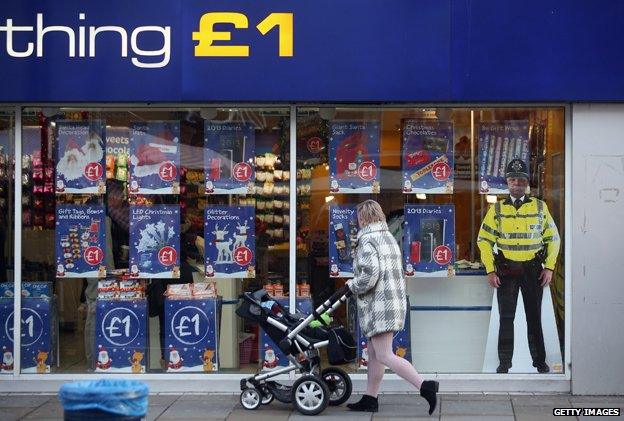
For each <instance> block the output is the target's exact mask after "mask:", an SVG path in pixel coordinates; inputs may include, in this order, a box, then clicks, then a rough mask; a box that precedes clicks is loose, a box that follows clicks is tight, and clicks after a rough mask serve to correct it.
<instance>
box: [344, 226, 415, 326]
mask: <svg viewBox="0 0 624 421" xmlns="http://www.w3.org/2000/svg"><path fill="white" fill-rule="evenodd" d="M353 269H354V274H355V277H354V278H353V279H350V280H349V281H348V282H347V284H348V285H349V288H350V289H351V291H353V293H354V294H355V295H356V296H357V309H358V319H359V321H360V330H361V332H362V335H364V336H365V337H367V338H370V337H371V336H375V335H377V334H379V333H383V332H396V331H399V330H401V329H402V328H403V324H404V323H405V313H406V311H407V301H406V295H405V278H404V277H403V268H402V265H401V250H400V249H399V245H398V244H397V242H396V240H395V239H394V237H393V236H392V234H390V231H388V226H387V225H386V223H385V222H376V223H373V224H369V225H367V226H365V227H364V228H362V229H361V230H360V232H359V234H358V245H357V249H356V255H355V259H354V261H353Z"/></svg>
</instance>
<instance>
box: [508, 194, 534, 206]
mask: <svg viewBox="0 0 624 421" xmlns="http://www.w3.org/2000/svg"><path fill="white" fill-rule="evenodd" d="M532 201H533V199H532V198H531V197H530V196H529V195H528V194H525V195H524V200H523V201H522V204H523V205H524V204H525V203H529V202H532ZM503 204H505V205H511V206H513V201H512V200H511V196H507V199H505V200H504V201H503Z"/></svg>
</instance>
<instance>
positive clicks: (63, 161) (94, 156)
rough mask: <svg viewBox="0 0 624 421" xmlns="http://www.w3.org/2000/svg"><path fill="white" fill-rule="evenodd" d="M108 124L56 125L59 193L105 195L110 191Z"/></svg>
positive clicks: (95, 122) (101, 122)
mask: <svg viewBox="0 0 624 421" xmlns="http://www.w3.org/2000/svg"><path fill="white" fill-rule="evenodd" d="M103 139H106V122H104V121H101V120H93V121H90V122H89V121H59V122H58V123H57V126H56V148H57V149H56V156H57V163H56V174H55V186H56V188H55V191H56V193H57V194H62V193H85V194H89V193H91V194H93V193H95V194H103V193H104V192H105V191H106V181H105V177H104V176H105V171H104V169H105V156H104V148H105V144H104V140H103Z"/></svg>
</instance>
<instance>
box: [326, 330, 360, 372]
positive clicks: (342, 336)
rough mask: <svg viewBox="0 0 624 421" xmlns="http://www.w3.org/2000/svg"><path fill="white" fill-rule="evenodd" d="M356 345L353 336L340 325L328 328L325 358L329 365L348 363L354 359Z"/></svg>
mask: <svg viewBox="0 0 624 421" xmlns="http://www.w3.org/2000/svg"><path fill="white" fill-rule="evenodd" d="M356 355H357V347H356V343H355V340H353V336H351V334H350V333H349V332H348V331H347V330H346V329H345V328H344V327H342V326H338V327H334V328H331V329H330V330H329V344H328V345H327V358H328V359H329V363H330V364H331V365H342V364H349V363H352V362H353V361H355V358H356Z"/></svg>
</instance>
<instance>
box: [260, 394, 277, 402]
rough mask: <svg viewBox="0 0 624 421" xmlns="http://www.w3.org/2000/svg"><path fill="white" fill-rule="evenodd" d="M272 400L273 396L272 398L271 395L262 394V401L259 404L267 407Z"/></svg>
mask: <svg viewBox="0 0 624 421" xmlns="http://www.w3.org/2000/svg"><path fill="white" fill-rule="evenodd" d="M273 399H275V396H273V393H271V392H268V391H267V392H264V394H263V396H262V400H261V401H260V402H261V403H262V405H268V404H270V403H271V402H273Z"/></svg>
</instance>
